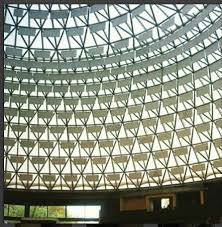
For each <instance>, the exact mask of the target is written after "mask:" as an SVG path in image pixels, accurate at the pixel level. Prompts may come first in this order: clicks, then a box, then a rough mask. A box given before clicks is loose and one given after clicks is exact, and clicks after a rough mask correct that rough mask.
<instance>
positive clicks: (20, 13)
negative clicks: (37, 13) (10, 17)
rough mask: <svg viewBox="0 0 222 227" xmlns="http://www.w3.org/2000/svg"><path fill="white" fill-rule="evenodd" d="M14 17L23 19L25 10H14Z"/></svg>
mask: <svg viewBox="0 0 222 227" xmlns="http://www.w3.org/2000/svg"><path fill="white" fill-rule="evenodd" d="M14 16H16V17H22V16H23V9H19V8H17V9H15V10H14Z"/></svg>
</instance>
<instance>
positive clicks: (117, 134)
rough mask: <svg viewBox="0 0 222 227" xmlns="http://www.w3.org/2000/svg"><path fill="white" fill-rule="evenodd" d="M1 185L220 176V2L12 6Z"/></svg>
mask: <svg viewBox="0 0 222 227" xmlns="http://www.w3.org/2000/svg"><path fill="white" fill-rule="evenodd" d="M4 15H5V18H4V51H5V55H4V56H5V57H4V62H5V63H4V64H5V71H4V78H5V82H4V115H5V116H4V123H5V125H4V149H5V150H4V171H5V180H4V182H5V187H6V188H17V189H40V190H104V189H127V188H140V187H141V188H142V187H147V188H149V187H157V186H164V185H171V184H182V183H189V182H195V181H205V180H209V179H214V178H218V177H222V159H221V157H222V101H221V97H222V51H221V46H222V45H221V44H222V39H221V37H222V28H221V27H222V26H221V25H222V5H219V4H218V5H216V4H212V5H206V4H198V5H183V4H180V5H173V4H166V5H149V4H145V5H136V4H133V5H128V4H127V5H124V4H120V5H92V6H89V5H82V4H81V5H77V4H76V5H75V4H74V5H68V4H64V5H63V4H61V5H56V4H52V5H51V4H50V5H44V4H42V5H30V4H27V5H23V4H19V5H7V6H5V14H4Z"/></svg>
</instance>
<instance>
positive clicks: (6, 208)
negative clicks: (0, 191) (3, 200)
mask: <svg viewBox="0 0 222 227" xmlns="http://www.w3.org/2000/svg"><path fill="white" fill-rule="evenodd" d="M4 216H8V204H4Z"/></svg>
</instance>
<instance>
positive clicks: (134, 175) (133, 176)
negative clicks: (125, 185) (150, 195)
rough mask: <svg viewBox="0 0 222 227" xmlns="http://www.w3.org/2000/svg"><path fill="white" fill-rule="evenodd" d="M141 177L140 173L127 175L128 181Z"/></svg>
mask: <svg viewBox="0 0 222 227" xmlns="http://www.w3.org/2000/svg"><path fill="white" fill-rule="evenodd" d="M141 177H142V173H141V172H137V173H129V178H130V179H140V178H141Z"/></svg>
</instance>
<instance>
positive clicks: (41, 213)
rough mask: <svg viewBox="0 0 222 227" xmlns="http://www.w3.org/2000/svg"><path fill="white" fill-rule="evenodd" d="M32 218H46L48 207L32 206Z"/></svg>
mask: <svg viewBox="0 0 222 227" xmlns="http://www.w3.org/2000/svg"><path fill="white" fill-rule="evenodd" d="M30 217H36V218H37V217H38V218H45V217H47V207H46V206H31V207H30Z"/></svg>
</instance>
